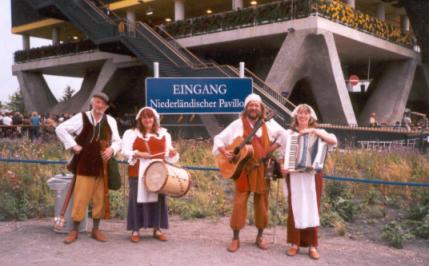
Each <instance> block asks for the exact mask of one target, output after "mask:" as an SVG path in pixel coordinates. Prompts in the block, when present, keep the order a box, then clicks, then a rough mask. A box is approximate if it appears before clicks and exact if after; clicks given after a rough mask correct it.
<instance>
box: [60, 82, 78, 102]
mask: <svg viewBox="0 0 429 266" xmlns="http://www.w3.org/2000/svg"><path fill="white" fill-rule="evenodd" d="M74 93H75V90H74V89H72V88H71V87H70V86H67V87H66V88H65V89H64V96H63V97H62V98H61V101H62V102H66V101H68V100H70V99H71V97H72V96H73V94H74Z"/></svg>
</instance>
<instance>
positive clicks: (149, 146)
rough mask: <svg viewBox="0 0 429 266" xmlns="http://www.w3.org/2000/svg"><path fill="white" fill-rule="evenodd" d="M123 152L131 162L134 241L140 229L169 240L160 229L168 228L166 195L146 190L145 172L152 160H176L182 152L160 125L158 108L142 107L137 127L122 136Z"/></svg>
mask: <svg viewBox="0 0 429 266" xmlns="http://www.w3.org/2000/svg"><path fill="white" fill-rule="evenodd" d="M122 153H123V154H124V156H125V157H126V158H127V159H128V163H129V166H128V176H129V199H128V217H127V230H130V231H132V233H131V242H134V243H137V242H139V241H140V233H139V230H140V228H153V237H154V238H155V239H158V240H160V241H167V237H166V235H165V234H164V233H163V232H162V231H161V228H162V229H166V228H168V210H167V200H166V196H165V195H163V194H158V193H154V192H150V191H149V190H147V188H146V186H145V184H144V174H145V170H146V169H147V167H148V165H149V164H150V163H151V162H154V161H160V162H169V163H175V162H177V161H178V160H179V154H178V153H177V152H176V151H175V150H174V148H173V146H172V141H171V136H170V134H169V133H168V132H167V130H166V129H164V128H161V127H160V119H159V114H158V112H157V111H156V110H155V109H153V108H151V107H143V108H141V109H140V110H139V112H138V113H137V115H136V126H135V128H132V129H128V130H127V131H125V133H124V136H123V138H122Z"/></svg>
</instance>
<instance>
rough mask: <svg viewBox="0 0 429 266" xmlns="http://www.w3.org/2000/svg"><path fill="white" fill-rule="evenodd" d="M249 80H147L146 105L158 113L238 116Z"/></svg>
mask: <svg viewBox="0 0 429 266" xmlns="http://www.w3.org/2000/svg"><path fill="white" fill-rule="evenodd" d="M251 93H252V79H250V78H147V79H146V106H150V107H152V108H154V109H156V110H157V111H158V112H159V113H160V114H206V113H217V114H222V113H223V114H224V113H239V112H241V111H243V108H244V99H245V98H246V97H247V95H249V94H251Z"/></svg>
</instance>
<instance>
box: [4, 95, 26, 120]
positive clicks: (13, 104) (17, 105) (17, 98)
mask: <svg viewBox="0 0 429 266" xmlns="http://www.w3.org/2000/svg"><path fill="white" fill-rule="evenodd" d="M5 107H6V108H7V109H8V110H9V111H11V112H20V113H21V114H24V113H25V105H24V98H23V97H22V94H21V91H20V90H19V89H18V90H17V91H16V92H15V93H14V94H12V95H10V96H9V102H7V103H6V104H5Z"/></svg>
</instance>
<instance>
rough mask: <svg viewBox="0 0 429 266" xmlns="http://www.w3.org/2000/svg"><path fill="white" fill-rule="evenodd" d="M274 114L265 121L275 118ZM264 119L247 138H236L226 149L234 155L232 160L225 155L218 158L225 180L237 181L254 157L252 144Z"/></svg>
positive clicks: (259, 120) (217, 161)
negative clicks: (247, 163) (246, 164)
mask: <svg viewBox="0 0 429 266" xmlns="http://www.w3.org/2000/svg"><path fill="white" fill-rule="evenodd" d="M273 116H274V114H270V115H269V117H268V118H267V119H266V120H265V121H268V120H270V119H271V118H273ZM263 122H264V119H262V118H260V119H258V121H256V123H255V125H254V126H253V130H252V132H250V134H249V135H248V136H247V137H246V138H243V137H241V136H239V137H236V138H235V139H234V141H233V142H232V143H231V144H229V145H228V146H226V147H225V149H226V150H227V151H230V152H232V153H233V154H234V156H233V158H232V159H228V158H226V157H225V156H224V155H223V154H219V155H217V156H216V164H217V166H218V167H219V170H220V174H221V175H222V176H223V178H225V179H230V178H232V179H234V180H235V179H237V178H238V177H239V176H240V173H241V171H242V170H243V167H244V164H245V163H246V162H247V161H248V160H249V159H250V158H251V157H252V156H253V146H252V144H250V143H251V141H252V138H253V136H254V135H255V134H256V131H258V129H259V128H260V127H261V126H262V123H263Z"/></svg>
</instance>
